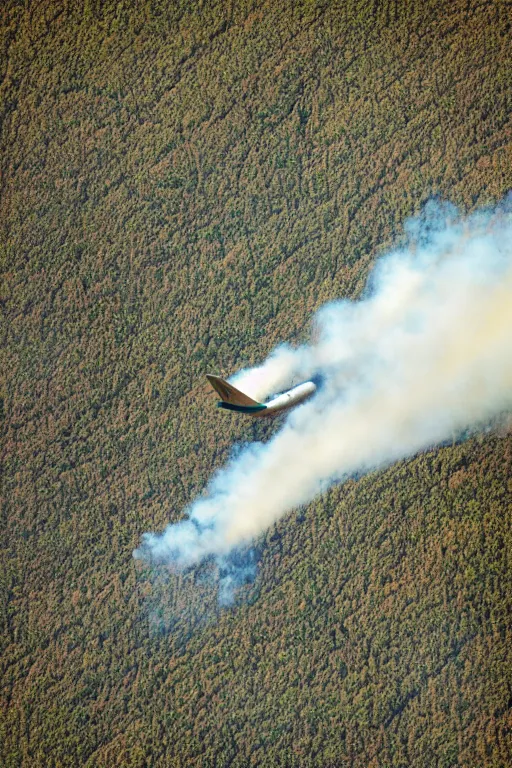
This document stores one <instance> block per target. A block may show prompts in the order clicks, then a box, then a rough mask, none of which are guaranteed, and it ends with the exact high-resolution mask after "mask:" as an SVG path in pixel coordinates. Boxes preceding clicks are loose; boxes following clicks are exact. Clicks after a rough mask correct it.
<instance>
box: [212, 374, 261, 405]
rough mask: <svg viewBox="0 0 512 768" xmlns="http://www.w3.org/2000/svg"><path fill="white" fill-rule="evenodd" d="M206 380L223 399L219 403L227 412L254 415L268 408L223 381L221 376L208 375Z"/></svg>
mask: <svg viewBox="0 0 512 768" xmlns="http://www.w3.org/2000/svg"><path fill="white" fill-rule="evenodd" d="M206 378H207V379H208V381H209V382H210V384H211V385H212V387H213V388H214V390H215V391H216V392H217V394H218V395H219V396H220V397H221V402H220V403H217V405H218V407H219V408H224V409H225V410H227V411H238V412H239V413H254V412H255V411H262V410H263V409H264V408H266V405H263V403H258V402H257V400H253V399H252V397H249V395H245V394H244V393H243V392H240V390H239V389H237V388H236V387H234V386H233V385H232V384H229V383H228V382H227V381H225V380H224V379H221V378H220V376H213V375H212V374H211V373H207V374H206Z"/></svg>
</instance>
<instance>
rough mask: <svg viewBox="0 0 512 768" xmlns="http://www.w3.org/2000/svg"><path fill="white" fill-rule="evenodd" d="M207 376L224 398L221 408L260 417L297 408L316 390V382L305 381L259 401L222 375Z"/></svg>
mask: <svg viewBox="0 0 512 768" xmlns="http://www.w3.org/2000/svg"><path fill="white" fill-rule="evenodd" d="M206 378H207V379H208V381H209V382H210V384H211V386H212V387H213V388H214V390H215V391H216V392H217V394H218V395H220V397H221V398H222V400H221V401H220V402H218V403H217V406H218V407H219V408H223V409H224V410H225V411H234V412H235V413H244V414H245V415H246V416H252V417H253V418H258V419H266V418H269V417H272V416H277V414H278V413H282V412H283V411H287V410H289V409H290V408H295V406H296V405H300V403H303V402H304V400H307V399H308V397H311V395H313V394H314V393H315V392H316V384H315V383H314V382H313V381H305V382H304V383H303V384H298V385H297V386H296V387H293V388H292V389H289V390H288V391H287V392H283V393H282V394H281V395H277V397H274V398H273V400H269V402H268V403H259V402H258V401H257V400H253V399H252V398H251V397H249V395H246V394H245V393H244V392H240V390H239V389H236V387H234V386H233V384H230V383H229V382H228V381H226V380H225V379H221V377H220V376H214V375H213V374H209V373H207V374H206Z"/></svg>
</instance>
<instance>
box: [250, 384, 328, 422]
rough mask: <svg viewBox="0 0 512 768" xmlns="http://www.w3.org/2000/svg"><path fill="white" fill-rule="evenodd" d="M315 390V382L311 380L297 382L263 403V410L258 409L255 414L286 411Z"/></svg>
mask: <svg viewBox="0 0 512 768" xmlns="http://www.w3.org/2000/svg"><path fill="white" fill-rule="evenodd" d="M315 392H316V384H314V383H313V382H312V381H305V382H304V383H303V384H298V385H297V386H296V387H293V388H292V389H289V390H288V391H287V392H283V393H282V394H281V395H278V396H277V397H274V399H273V400H270V401H269V402H268V403H265V410H264V411H259V413H257V414H255V415H257V416H261V417H265V416H273V415H274V414H277V413H281V412H282V411H287V410H288V409H289V408H294V407H295V406H296V405H299V404H300V403H303V402H304V400H307V399H308V397H311V395H312V394H314V393H315Z"/></svg>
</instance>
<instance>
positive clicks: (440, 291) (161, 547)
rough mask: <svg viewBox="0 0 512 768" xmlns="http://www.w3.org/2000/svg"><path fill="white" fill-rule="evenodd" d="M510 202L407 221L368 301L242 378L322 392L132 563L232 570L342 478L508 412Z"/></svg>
mask: <svg viewBox="0 0 512 768" xmlns="http://www.w3.org/2000/svg"><path fill="white" fill-rule="evenodd" d="M511 202H512V199H511V198H509V199H508V200H507V201H505V202H504V203H503V204H501V205H500V206H499V207H497V208H495V209H493V210H488V211H485V212H480V213H477V214H474V215H472V216H469V217H466V218H464V217H461V216H459V215H458V214H457V211H456V210H455V209H454V208H453V207H452V206H450V205H446V204H444V205H442V204H439V203H430V204H429V205H428V206H427V207H426V209H425V210H424V212H423V214H422V215H421V216H420V217H419V218H418V219H414V220H411V221H409V222H408V223H407V224H406V227H405V232H406V235H405V238H404V243H405V244H404V245H402V246H401V247H399V248H397V249H395V250H393V251H392V252H390V253H388V254H387V255H385V256H383V257H382V258H380V259H379V260H378V261H377V264H376V267H375V269H374V271H373V273H372V275H371V277H370V281H369V286H368V288H367V290H366V292H365V295H364V296H363V298H362V299H361V300H359V301H337V302H333V303H330V304H327V305H325V306H324V307H323V308H321V309H320V311H319V312H318V313H317V314H316V316H315V318H314V322H313V333H312V339H313V340H312V341H311V343H310V344H306V345H304V346H300V347H298V348H292V347H291V346H287V345H284V346H281V347H278V348H277V349H276V350H274V352H272V354H271V355H270V356H269V358H268V359H267V360H266V362H264V363H263V365H261V366H259V367H257V368H253V369H250V370H245V371H242V372H241V373H240V374H238V375H237V376H236V377H234V379H233V381H234V382H235V383H236V386H237V387H239V388H240V389H242V390H243V391H246V392H247V393H248V394H251V395H253V396H257V397H263V396H265V395H268V394H271V393H273V392H275V391H276V390H280V389H282V388H283V387H287V386H289V385H291V384H292V382H298V381H304V380H307V379H309V378H311V377H313V376H317V377H320V378H321V380H322V385H321V386H320V387H319V390H318V391H317V393H316V394H315V396H314V397H313V398H312V399H311V400H309V401H308V402H306V403H304V404H303V405H301V406H299V407H298V408H297V409H295V410H294V411H291V412H290V413H289V415H288V417H287V418H286V420H285V421H284V422H283V424H282V427H281V428H280V430H279V431H278V432H277V433H276V434H275V435H274V437H273V438H272V439H271V440H270V441H269V442H267V443H265V444H262V443H253V444H249V445H247V446H246V447H244V448H242V449H241V450H240V451H239V452H238V454H237V455H236V456H235V457H234V458H233V459H232V460H231V461H230V462H229V463H228V464H227V465H226V466H225V467H223V468H222V469H220V470H219V471H218V472H217V473H216V474H215V475H214V476H213V478H212V480H211V481H210V483H209V485H208V487H207V488H206V492H205V494H204V495H203V496H201V497H199V498H198V499H196V500H195V501H194V502H193V503H192V504H191V505H190V507H189V508H188V509H187V510H185V515H186V516H185V519H184V520H182V521H181V522H178V523H176V524H173V525H169V526H168V527H167V529H166V530H165V531H164V532H163V533H162V534H154V533H147V534H145V535H144V537H143V541H142V545H141V547H140V549H138V550H136V551H135V552H134V556H135V557H139V558H144V559H148V560H152V561H160V562H167V563H170V564H173V565H174V567H176V568H177V569H182V568H187V567H189V566H191V565H195V564H198V563H200V562H201V561H202V560H204V559H206V558H209V557H213V558H217V561H218V562H221V563H222V562H225V559H226V556H228V557H229V553H230V552H232V551H236V550H237V548H239V547H243V546H246V545H247V544H248V543H249V542H251V541H252V540H253V539H254V538H255V537H257V536H258V534H260V533H261V532H262V531H264V530H265V529H266V528H267V527H268V526H270V525H272V524H273V523H274V522H275V521H276V520H278V519H279V518H281V517H282V516H283V515H284V514H285V513H286V512H288V511H289V510H291V509H293V508H294V507H297V506H298V505H302V504H305V503H307V502H309V501H311V499H313V497H315V496H316V495H317V494H319V493H321V492H322V491H324V490H326V489H327V488H328V487H329V486H330V485H331V484H332V483H334V482H340V481H342V480H343V479H344V478H346V477H348V476H349V475H351V474H353V473H355V472H358V473H359V472H362V471H368V470H370V469H374V468H378V467H382V466H385V465H388V464H390V463H391V462H393V461H395V460H397V459H399V458H403V457H406V456H410V455H412V454H414V453H416V452H418V451H420V450H422V449H425V448H428V447H431V446H433V445H435V444H437V443H440V442H442V441H444V440H447V439H450V438H452V437H454V436H456V435H460V434H461V432H463V431H465V430H467V429H468V428H476V427H478V426H479V425H482V424H485V423H486V422H488V420H489V419H490V418H492V417H494V416H496V415H497V414H499V413H501V412H503V411H506V410H507V409H509V408H510V407H511V406H512V205H511ZM223 417H225V416H224V414H219V418H223ZM228 418H229V417H228Z"/></svg>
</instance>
